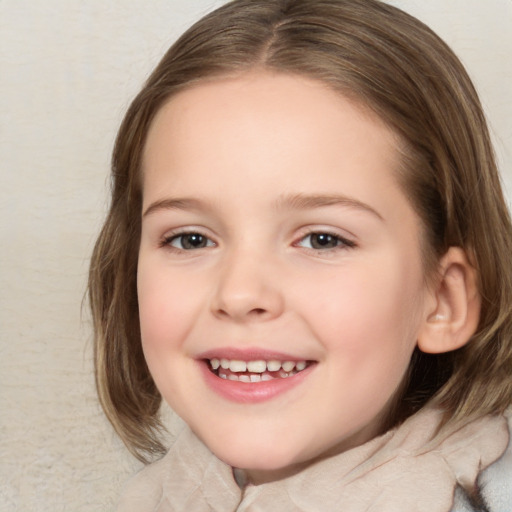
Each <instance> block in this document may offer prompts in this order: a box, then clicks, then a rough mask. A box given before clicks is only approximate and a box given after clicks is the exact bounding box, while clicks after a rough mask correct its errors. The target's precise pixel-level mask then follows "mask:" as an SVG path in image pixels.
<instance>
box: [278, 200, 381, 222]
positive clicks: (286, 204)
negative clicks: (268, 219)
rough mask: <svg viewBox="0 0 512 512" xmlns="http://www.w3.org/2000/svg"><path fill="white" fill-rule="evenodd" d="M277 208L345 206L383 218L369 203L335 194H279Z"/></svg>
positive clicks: (307, 208)
mask: <svg viewBox="0 0 512 512" xmlns="http://www.w3.org/2000/svg"><path fill="white" fill-rule="evenodd" d="M276 206H277V208H278V209H281V208H290V209H294V210H310V209H314V208H323V207H326V206H345V207H348V208H355V209H357V210H362V211H365V212H367V213H371V214H372V215H375V216H376V217H378V218H379V219H380V220H384V218H383V217H382V215H381V214H380V213H379V212H378V211H377V210H375V209H374V208H372V207H371V206H370V205H368V204H366V203H363V202H362V201H359V200H358V199H354V198H352V197H347V196H343V195H337V194H333V195H330V194H327V195H323V194H322V195H317V194H292V195H285V196H281V197H280V198H279V199H278V200H277V203H276Z"/></svg>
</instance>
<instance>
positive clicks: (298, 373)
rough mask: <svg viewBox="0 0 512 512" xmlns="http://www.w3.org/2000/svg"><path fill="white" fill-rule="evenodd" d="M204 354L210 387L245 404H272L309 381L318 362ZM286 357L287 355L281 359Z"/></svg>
mask: <svg viewBox="0 0 512 512" xmlns="http://www.w3.org/2000/svg"><path fill="white" fill-rule="evenodd" d="M224 352H230V353H229V354H223V355H222V356H220V355H218V354H214V353H210V354H208V355H206V354H204V355H203V357H202V358H200V359H199V360H198V363H199V367H200V368H201V369H202V373H203V376H204V379H205V383H206V384H207V386H208V387H209V388H210V389H211V390H212V391H214V392H215V393H216V394H218V395H220V396H221V397H223V398H224V399H227V400H229V401H234V402H241V403H257V402H265V401H267V400H271V399H273V398H275V397H277V396H279V395H281V394H283V393H286V392H288V391H290V390H291V389H293V388H295V387H296V386H300V384H301V383H302V382H303V381H304V379H306V378H308V375H310V374H311V372H312V370H313V369H314V368H315V367H316V366H317V361H313V360H305V359H300V360H299V359H297V360H295V361H294V360H292V358H290V356H288V357H286V356H285V357H279V355H278V354H276V353H268V354H263V353H261V352H260V353H259V354H256V353H253V354H252V355H250V353H251V352H252V351H248V352H246V353H241V352H239V351H236V350H231V351H224ZM281 356H283V355H281Z"/></svg>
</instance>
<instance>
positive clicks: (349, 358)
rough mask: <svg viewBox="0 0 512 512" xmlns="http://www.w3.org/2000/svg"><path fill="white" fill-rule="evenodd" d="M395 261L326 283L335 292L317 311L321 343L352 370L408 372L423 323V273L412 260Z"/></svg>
mask: <svg viewBox="0 0 512 512" xmlns="http://www.w3.org/2000/svg"><path fill="white" fill-rule="evenodd" d="M390 260H391V262H394V264H391V262H390V263H387V264H386V260H380V261H379V262H378V263H379V264H377V262H376V263H375V264H368V265H364V266H363V265H361V267H355V266H353V267H351V268H350V272H346V273H341V272H339V273H338V274H336V273H333V276H332V278H331V279H330V280H329V281H327V280H326V282H325V285H326V287H327V288H326V289H327V290H329V292H328V293H324V294H323V296H322V299H321V300H318V301H315V304H314V306H313V307H314V309H315V312H314V314H313V315H311V317H310V318H316V320H312V323H313V325H314V326H315V327H314V328H315V330H316V331H317V335H318V337H319V339H322V340H323V343H324V344H325V345H326V348H327V349H328V350H329V352H331V353H333V354H335V355H337V356H339V357H340V358H341V357H343V359H344V360H345V361H346V362H347V366H348V367H351V365H354V364H355V363H357V366H358V367H361V365H362V366H365V365H366V366H368V367H375V368H377V367H378V368H379V369H380V368H383V367H386V368H389V369H390V371H393V368H395V367H396V368H397V373H400V372H402V371H403V369H404V367H407V364H408V361H409V357H410V354H411V352H412V350H413V348H414V346H415V344H416V337H417V333H418V329H419V326H420V322H421V312H422V298H421V297H422V296H421V293H422V274H421V269H418V268H416V266H413V265H411V264H410V263H408V262H407V261H404V262H401V261H400V260H396V259H391V258H390ZM319 292H320V290H317V291H316V292H315V295H316V296H320V293H319ZM310 296H311V295H310Z"/></svg>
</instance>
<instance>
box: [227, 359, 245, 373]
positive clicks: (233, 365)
mask: <svg viewBox="0 0 512 512" xmlns="http://www.w3.org/2000/svg"><path fill="white" fill-rule="evenodd" d="M229 369H230V370H231V371H232V372H235V373H240V372H245V371H246V370H247V363H246V362H245V361H237V360H236V359H235V360H233V361H230V363H229Z"/></svg>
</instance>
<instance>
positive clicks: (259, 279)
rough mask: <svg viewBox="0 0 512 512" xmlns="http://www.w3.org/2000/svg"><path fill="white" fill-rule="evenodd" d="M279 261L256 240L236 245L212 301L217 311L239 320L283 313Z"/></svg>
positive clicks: (225, 261) (218, 313) (217, 313)
mask: <svg viewBox="0 0 512 512" xmlns="http://www.w3.org/2000/svg"><path fill="white" fill-rule="evenodd" d="M275 264H276V263H275V261H274V259H273V257H272V255H271V254H270V252H269V251H267V250H265V249H261V248H258V249H257V248H255V247H254V245H252V244H245V245H244V244H241V245H239V246H237V247H234V248H233V249H232V250H230V251H229V253H228V254H226V256H225V258H223V264H222V268H221V269H220V272H219V274H218V280H217V286H216V290H215V295H214V299H213V303H212V309H213V312H214V314H216V315H217V316H220V317H223V318H231V319H232V320H236V321H252V320H264V319H271V318H275V317H276V316H279V315H280V314H281V313H282V310H283V306H284V300H283V295H282V290H281V287H280V283H279V280H277V279H275V278H274V276H275Z"/></svg>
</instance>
